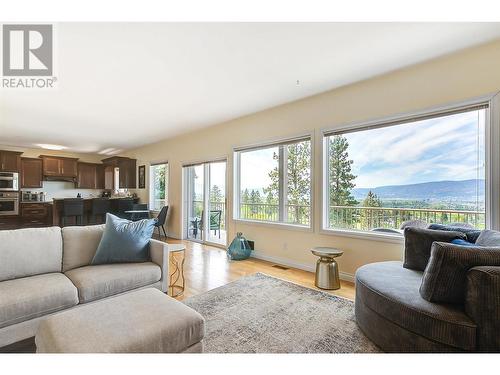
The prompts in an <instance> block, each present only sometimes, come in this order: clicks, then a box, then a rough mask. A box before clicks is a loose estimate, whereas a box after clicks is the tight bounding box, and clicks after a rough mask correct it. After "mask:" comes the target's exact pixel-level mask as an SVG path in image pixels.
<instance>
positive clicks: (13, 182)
mask: <svg viewBox="0 0 500 375" xmlns="http://www.w3.org/2000/svg"><path fill="white" fill-rule="evenodd" d="M0 191H19V173H17V172H0Z"/></svg>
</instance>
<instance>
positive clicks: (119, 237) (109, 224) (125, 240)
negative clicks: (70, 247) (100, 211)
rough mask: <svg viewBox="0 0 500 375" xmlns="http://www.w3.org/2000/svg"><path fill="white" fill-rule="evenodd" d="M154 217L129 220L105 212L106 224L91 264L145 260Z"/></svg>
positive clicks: (148, 257)
mask: <svg viewBox="0 0 500 375" xmlns="http://www.w3.org/2000/svg"><path fill="white" fill-rule="evenodd" d="M154 224H155V220H154V219H149V220H139V221H135V222H134V221H130V220H126V219H121V218H119V217H117V216H114V215H111V214H109V213H108V214H106V226H105V228H104V233H103V235H102V238H101V242H100V243H99V247H98V248H97V251H96V253H95V255H94V258H93V259H92V264H108V263H135V262H147V261H149V260H150V256H149V240H150V239H151V236H152V235H153V230H154Z"/></svg>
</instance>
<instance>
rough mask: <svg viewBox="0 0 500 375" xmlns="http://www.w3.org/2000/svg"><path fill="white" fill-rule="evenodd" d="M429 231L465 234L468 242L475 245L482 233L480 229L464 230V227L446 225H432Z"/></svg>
mask: <svg viewBox="0 0 500 375" xmlns="http://www.w3.org/2000/svg"><path fill="white" fill-rule="evenodd" d="M427 229H434V230H449V231H452V232H461V233H463V234H465V237H467V241H469V242H472V243H475V242H476V240H477V238H478V237H479V235H480V234H481V231H480V230H479V229H471V228H463V227H455V226H452V225H444V224H430V225H429V226H428V227H427Z"/></svg>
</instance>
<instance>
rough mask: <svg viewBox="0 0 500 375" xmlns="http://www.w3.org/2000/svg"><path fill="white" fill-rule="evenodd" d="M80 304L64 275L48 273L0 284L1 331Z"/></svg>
mask: <svg viewBox="0 0 500 375" xmlns="http://www.w3.org/2000/svg"><path fill="white" fill-rule="evenodd" d="M77 304H78V293H77V290H76V288H75V286H74V285H73V284H72V283H71V281H70V280H69V279H68V278H67V277H66V276H64V275H63V274H62V273H47V274H43V275H36V276H30V277H23V278H21V279H16V280H8V281H3V282H1V283H0V328H3V327H6V326H9V325H12V324H16V323H20V322H24V321H26V320H30V319H34V318H37V317H39V316H43V315H47V314H50V313H53V312H55V311H59V310H64V309H67V308H69V307H72V306H75V305H77Z"/></svg>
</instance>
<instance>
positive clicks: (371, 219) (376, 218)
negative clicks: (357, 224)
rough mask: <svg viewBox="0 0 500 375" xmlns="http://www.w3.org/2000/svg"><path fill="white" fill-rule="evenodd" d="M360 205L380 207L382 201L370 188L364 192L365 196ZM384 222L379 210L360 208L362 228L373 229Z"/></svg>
mask: <svg viewBox="0 0 500 375" xmlns="http://www.w3.org/2000/svg"><path fill="white" fill-rule="evenodd" d="M361 206H362V207H382V201H381V200H380V198H379V197H378V196H377V194H375V193H373V192H372V191H371V190H370V191H368V194H366V198H365V199H364V200H363V202H362V203H361ZM385 224H386V223H385V222H384V217H383V213H382V212H380V211H379V210H361V225H362V228H363V229H367V230H370V229H373V228H375V227H381V226H382V227H383V226H384V225H385Z"/></svg>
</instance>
